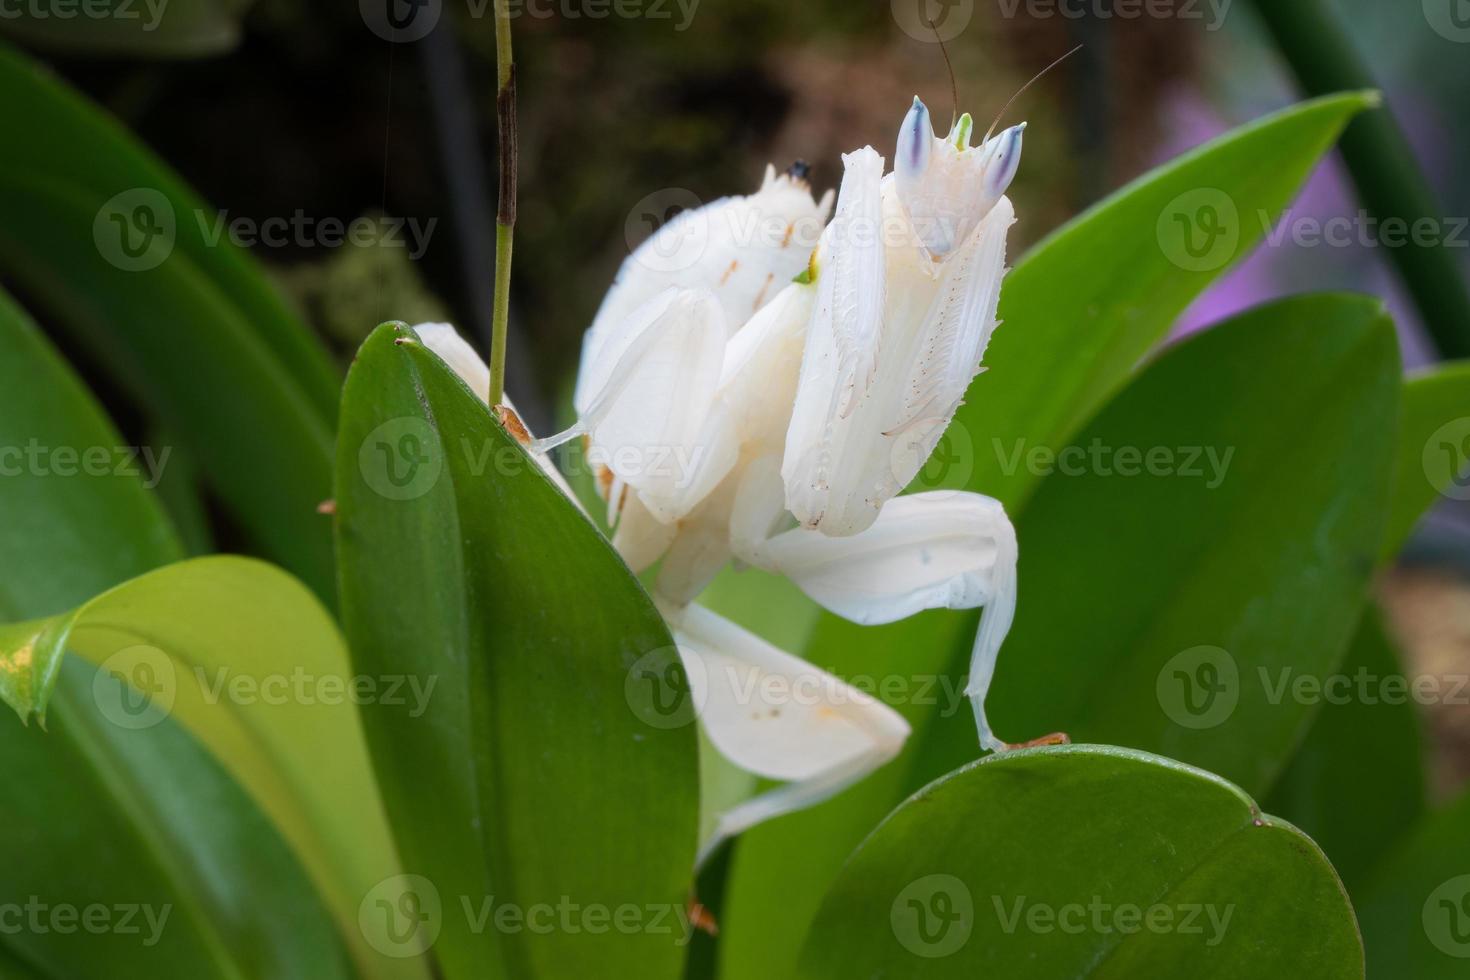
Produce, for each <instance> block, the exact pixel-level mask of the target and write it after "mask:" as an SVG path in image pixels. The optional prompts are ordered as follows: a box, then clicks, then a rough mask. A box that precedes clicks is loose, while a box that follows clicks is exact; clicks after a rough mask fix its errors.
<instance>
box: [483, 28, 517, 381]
mask: <svg viewBox="0 0 1470 980" xmlns="http://www.w3.org/2000/svg"><path fill="white" fill-rule="evenodd" d="M495 77H496V82H497V85H498V89H497V91H496V94H495V119H496V131H497V135H498V142H499V151H500V201H499V206H498V208H497V210H496V214H495V302H494V307H493V309H492V313H491V322H490V393H489V400H490V404H491V405H492V406H495V405H499V404H500V402H501V399H502V397H503V396H504V394H505V337H506V332H507V326H508V324H509V322H510V257H511V245H512V242H513V240H514V238H515V226H516V156H517V154H516V138H517V133H516V66H515V59H514V58H513V56H512V55H511V49H510V2H509V0H495Z"/></svg>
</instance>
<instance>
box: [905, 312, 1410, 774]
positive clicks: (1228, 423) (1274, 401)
mask: <svg viewBox="0 0 1470 980" xmlns="http://www.w3.org/2000/svg"><path fill="white" fill-rule="evenodd" d="M1398 394H1399V365H1398V356H1397V347H1396V341H1395V336H1394V331H1393V324H1392V321H1390V320H1389V318H1388V316H1387V315H1386V314H1385V313H1384V312H1383V309H1382V307H1381V306H1380V305H1379V304H1378V303H1377V302H1376V301H1373V300H1370V299H1367V298H1365V297H1357V296H1345V295H1344V296H1328V295H1318V296H1302V297H1297V298H1294V299H1288V300H1283V301H1280V302H1276V303H1272V304H1269V305H1267V306H1262V307H1259V308H1257V309H1255V310H1252V311H1249V312H1247V313H1245V314H1243V315H1241V316H1240V317H1238V318H1236V319H1234V320H1232V321H1230V322H1228V323H1225V324H1222V325H1221V326H1218V327H1216V328H1214V329H1213V330H1210V331H1207V332H1205V333H1204V334H1200V335H1198V336H1196V337H1194V338H1191V339H1190V340H1188V341H1186V342H1185V343H1182V344H1180V345H1178V346H1177V347H1174V348H1171V349H1169V350H1168V351H1166V352H1165V353H1164V354H1163V355H1162V356H1161V357H1159V358H1158V359H1157V360H1156V361H1155V362H1154V363H1153V364H1151V365H1150V366H1149V367H1148V368H1147V369H1146V370H1145V371H1144V372H1143V373H1142V374H1141V375H1140V376H1139V378H1138V379H1137V380H1136V381H1135V382H1134V383H1133V384H1132V385H1131V386H1129V388H1127V389H1126V390H1125V391H1124V392H1123V393H1122V394H1121V395H1120V396H1118V398H1117V399H1115V400H1114V401H1113V402H1112V403H1111V404H1109V405H1108V406H1107V408H1105V409H1104V410H1103V412H1102V413H1101V414H1100V415H1099V416H1098V418H1097V419H1096V420H1095V421H1094V422H1093V423H1092V424H1091V425H1089V426H1088V427H1087V428H1086V429H1084V430H1083V432H1082V433H1081V434H1079V435H1078V436H1077V438H1076V439H1075V440H1073V442H1072V445H1073V446H1075V447H1079V448H1078V452H1079V453H1092V452H1093V450H1094V448H1095V447H1102V449H1103V450H1105V451H1107V452H1109V453H1118V454H1119V455H1118V456H1117V457H1116V458H1114V457H1112V456H1111V455H1110V456H1106V457H1103V458H1101V459H1100V461H1098V460H1097V458H1095V457H1082V456H1077V457H1074V459H1076V458H1088V459H1089V461H1088V462H1087V463H1086V464H1085V465H1083V466H1082V467H1081V469H1082V472H1080V473H1078V474H1077V475H1072V473H1070V472H1068V471H1065V470H1060V469H1059V470H1058V472H1057V473H1056V475H1055V476H1053V477H1052V478H1050V479H1048V480H1046V481H1045V482H1044V483H1043V484H1042V486H1041V488H1040V490H1039V491H1038V493H1037V495H1036V497H1035V498H1034V499H1033V500H1032V502H1031V504H1030V506H1028V507H1027V508H1026V512H1025V513H1024V514H1023V515H1022V518H1021V521H1020V522H1019V525H1018V529H1017V535H1018V538H1019V540H1020V543H1021V552H1022V554H1023V555H1024V557H1023V558H1022V560H1021V561H1022V571H1021V582H1022V586H1021V589H1022V593H1021V602H1020V608H1019V609H1018V611H1017V616H1016V623H1015V626H1014V627H1013V629H1012V632H1011V634H1010V637H1009V638H1008V639H1007V641H1006V647H1005V649H1004V651H1003V652H1002V654H1001V658H1000V664H999V667H998V669H997V672H996V678H995V683H994V686H993V687H992V688H991V692H990V699H989V704H990V706H991V717H992V719H993V721H994V724H995V725H996V728H997V730H998V731H999V732H1000V733H1001V735H1002V737H1009V738H1011V739H1013V740H1023V739H1027V738H1032V737H1036V736H1039V735H1042V734H1044V733H1046V732H1051V731H1058V730H1060V731H1066V732H1068V733H1069V734H1071V735H1072V737H1073V738H1074V739H1075V740H1078V741H1086V742H1099V741H1106V742H1109V743H1114V744H1119V745H1127V746H1130V747H1133V748H1138V749H1144V750H1147V751H1153V752H1159V753H1160V754H1168V755H1169V756H1170V757H1172V758H1178V759H1180V760H1182V761H1184V762H1187V763H1189V764H1191V765H1197V766H1200V767H1201V768H1207V769H1209V770H1210V771H1212V772H1218V773H1220V774H1221V775H1223V776H1225V777H1226V778H1228V779H1231V780H1232V781H1234V782H1236V783H1239V784H1240V785H1241V786H1243V787H1245V788H1246V790H1247V791H1250V792H1263V791H1264V790H1265V789H1266V788H1267V787H1269V786H1270V785H1271V783H1272V781H1273V779H1274V778H1275V776H1276V775H1277V773H1278V772H1279V771H1280V769H1281V767H1282V766H1283V765H1284V764H1285V763H1286V761H1287V758H1288V757H1289V754H1290V751H1291V749H1292V748H1293V746H1294V745H1295V744H1296V742H1297V740H1298V739H1299V738H1300V737H1301V735H1302V734H1303V732H1304V730H1305V728H1306V726H1307V723H1308V722H1309V720H1310V718H1311V715H1312V711H1313V705H1311V704H1308V703H1306V702H1305V701H1304V700H1303V699H1302V698H1301V697H1298V696H1297V695H1296V694H1295V693H1294V692H1295V691H1296V685H1297V684H1299V683H1307V684H1311V683H1314V682H1315V683H1321V682H1323V681H1324V680H1325V679H1326V678H1327V677H1329V676H1330V675H1332V674H1334V673H1335V672H1336V671H1337V669H1338V666H1339V664H1340V663H1341V662H1342V657H1343V654H1344V652H1345V650H1346V647H1347V643H1348V640H1349V638H1350V637H1351V636H1352V631H1353V627H1354V625H1355V624H1356V622H1357V618H1358V612H1359V609H1360V607H1361V605H1362V602H1363V597H1364V592H1365V589H1366V585H1367V582H1368V577H1369V574H1370V573H1371V571H1372V569H1373V567H1374V560H1375V558H1376V556H1377V553H1378V547H1379V543H1380V542H1381V540H1382V533H1383V520H1384V515H1385V513H1386V509H1387V504H1388V497H1389V492H1390V485H1389V473H1390V469H1391V461H1392V450H1393V438H1394V432H1395V430H1396V426H1397V414H1398ZM1125 449H1129V450H1131V451H1133V452H1134V453H1136V454H1138V455H1139V456H1140V457H1142V456H1146V455H1147V454H1149V453H1151V452H1153V451H1155V450H1161V451H1164V452H1165V453H1167V454H1168V458H1167V459H1165V460H1163V461H1161V462H1159V463H1157V464H1156V465H1155V472H1154V473H1149V472H1148V471H1147V470H1142V469H1140V470H1139V472H1138V473H1137V474H1136V475H1134V476H1124V475H1119V473H1118V472H1116V471H1115V468H1116V467H1121V466H1123V465H1125V461H1124V458H1123V456H1122V455H1121V451H1122V450H1125ZM1063 458H1065V457H1063ZM1191 460H1192V462H1191ZM967 656H968V655H966V657H967ZM955 666H956V668H957V669H956V671H955V672H956V673H960V672H961V670H962V665H961V664H956V665H955ZM929 742H930V746H929V747H930V748H931V749H933V752H932V754H929V755H927V756H926V758H925V764H926V766H927V767H928V768H924V769H922V770H921V771H922V772H924V773H934V772H943V771H946V769H947V768H952V766H946V765H945V764H946V763H947V762H950V761H952V760H957V761H959V762H963V761H965V760H966V759H969V758H973V757H974V752H975V748H974V732H973V730H972V726H971V723H970V722H969V721H967V720H966V719H964V718H963V716H961V715H956V716H952V717H949V718H945V719H943V720H942V721H941V722H940V724H939V725H938V726H936V727H935V728H934V729H933V730H932V731H931V732H930V737H929Z"/></svg>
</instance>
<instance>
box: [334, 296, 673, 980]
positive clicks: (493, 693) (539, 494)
mask: <svg viewBox="0 0 1470 980" xmlns="http://www.w3.org/2000/svg"><path fill="white" fill-rule="evenodd" d="M336 499H337V541H338V555H339V562H340V569H341V595H342V611H343V617H344V621H345V623H346V627H347V634H348V637H349V640H350V646H351V649H352V656H353V661H354V664H355V666H356V668H357V670H358V671H359V672H362V673H369V674H371V673H377V672H383V671H394V672H401V673H406V674H408V675H409V676H417V677H421V678H437V679H438V688H437V691H438V693H437V694H436V696H435V698H434V699H433V700H432V701H431V702H430V704H429V706H428V710H427V711H425V712H424V713H423V714H422V715H421V716H415V715H414V714H413V713H411V712H410V711H408V710H406V709H404V708H401V707H394V706H391V705H380V704H375V705H371V706H368V707H367V708H366V709H365V712H364V721H365V725H366V728H367V733H368V739H369V743H370V745H371V747H372V750H373V760H374V763H375V764H376V766H377V770H378V774H379V778H380V780H381V782H382V784H383V786H384V789H385V793H386V800H387V803H388V807H389V814H390V817H391V819H392V822H393V827H394V832H395V834H396V836H397V839H398V841H399V844H400V847H401V850H402V853H403V856H404V865H405V868H406V870H407V871H408V872H409V873H410V874H411V875H414V876H416V877H414V878H411V879H406V880H404V881H403V882H401V883H400V885H401V888H400V889H399V892H398V893H397V894H395V895H393V896H384V897H385V899H387V901H385V903H384V914H385V915H387V916H389V917H390V918H392V919H393V921H394V922H395V923H396V924H397V926H398V928H400V929H401V930H402V932H401V935H402V936H403V937H404V942H405V944H406V945H405V948H424V947H428V948H431V949H432V951H433V954H434V956H435V957H436V958H437V959H438V961H439V963H440V965H441V967H442V969H443V971H444V975H445V976H446V977H448V978H450V980H460V978H476V980H479V978H484V977H513V978H515V980H533V978H548V980H560V978H563V977H577V976H599V977H609V978H617V977H630V978H632V977H637V978H648V980H658V978H672V977H676V976H678V975H679V972H680V968H681V963H682V959H683V950H682V943H683V942H684V941H686V940H687V938H688V937H687V935H686V934H684V932H683V929H684V926H683V925H682V922H683V920H682V918H681V915H682V910H683V909H684V902H685V900H686V898H687V896H688V888H689V880H690V875H691V871H692V868H693V861H694V845H695V834H696V821H697V819H698V799H697V780H698V777H697V772H696V768H695V766H696V761H695V759H696V743H695V733H694V728H693V726H692V724H689V722H690V721H691V719H689V718H678V719H676V720H677V721H678V722H679V723H678V724H674V725H672V727H670V725H669V724H668V723H665V722H662V719H661V716H658V715H656V714H654V713H652V712H651V711H650V710H648V709H651V707H652V706H651V705H648V704H646V703H645V702H646V699H647V695H646V694H643V693H642V692H643V691H644V690H645V688H644V687H643V686H642V682H643V681H644V680H645V678H646V675H649V674H653V675H658V676H664V675H667V674H668V673H669V672H670V671H674V672H677V671H678V667H677V664H678V659H677V651H676V650H675V649H674V647H673V645H672V641H671V639H670V637H669V634H668V632H667V630H666V629H665V627H664V625H663V622H662V621H661V619H660V618H659V616H658V614H657V613H656V612H655V610H654V609H653V606H652V604H651V603H650V602H649V600H648V598H647V597H646V596H645V595H644V593H643V592H642V590H641V589H640V588H639V587H638V585H637V582H636V581H635V580H634V579H633V577H632V576H631V575H630V574H629V573H628V571H627V568H626V566H624V565H623V563H622V562H621V561H620V560H619V559H618V557H617V555H616V554H615V553H614V552H613V551H612V549H611V547H610V546H609V545H608V544H607V542H606V540H605V539H604V538H603V537H602V536H601V535H600V534H598V532H597V531H596V530H595V528H593V526H592V525H591V524H590V523H589V522H588V521H587V520H586V519H585V518H584V517H583V516H582V515H581V514H580V513H579V512H578V511H577V509H576V507H575V506H574V505H573V504H572V503H571V502H570V501H568V500H567V499H566V498H565V497H563V496H562V495H561V493H560V492H559V491H558V490H557V489H556V487H555V486H554V485H553V484H552V483H551V482H550V481H549V480H548V479H547V478H546V477H545V476H544V475H543V474H542V472H541V471H540V469H539V468H538V467H537V465H536V464H535V462H534V461H533V460H532V459H531V458H530V457H529V456H528V455H526V453H525V452H524V451H523V450H522V449H521V448H520V446H519V445H517V444H516V443H515V441H514V440H512V439H511V438H510V437H509V436H508V435H506V433H505V431H504V430H503V429H502V428H501V426H500V425H499V424H498V423H497V422H495V421H494V420H493V419H492V418H491V416H490V413H489V411H488V410H487V409H486V407H485V405H484V404H483V403H482V402H481V401H480V400H479V399H478V398H476V397H475V396H474V395H473V394H472V393H471V392H470V391H469V389H468V388H467V387H465V385H464V384H463V383H462V382H461V381H460V380H459V379H458V378H457V377H455V376H454V375H453V374H452V373H451V372H450V371H449V369H448V368H447V367H445V366H444V364H443V363H442V362H440V361H439V360H438V358H437V357H436V356H435V355H434V354H433V353H432V352H430V351H428V350H427V349H425V348H424V347H422V346H421V345H419V344H418V343H417V342H415V341H414V340H413V335H412V333H411V332H410V331H408V330H407V329H406V328H402V327H398V326H392V325H385V326H383V327H380V328H379V329H378V330H377V331H376V332H375V333H374V334H373V335H372V336H371V337H370V338H369V339H368V341H367V342H366V343H365V344H364V345H363V348H362V350H361V351H360V352H359V354H358V357H357V360H356V361H355V363H354V365H353V368H352V370H351V372H350V373H349V375H348V380H347V386H346V389H345V391H344V395H343V406H342V428H341V433H340V437H339V443H338V466H337V493H336ZM635 708H638V709H640V710H641V712H642V713H641V714H640V713H639V711H635ZM645 719H651V721H652V722H657V724H655V723H650V721H648V720H645ZM492 899H493V903H494V904H493V905H487V903H488V902H491V901H492ZM558 903H563V904H570V905H572V906H575V907H576V908H577V909H579V910H589V909H590V910H593V913H592V914H593V915H595V916H597V917H600V924H599V925H598V928H597V929H593V928H588V927H586V926H585V925H584V924H583V923H585V921H586V920H584V919H582V918H580V917H579V916H580V913H576V912H574V913H572V914H573V916H574V917H575V918H574V925H573V926H572V927H558V928H553V929H551V930H549V931H547V930H546V929H544V928H536V929H534V930H533V929H531V928H526V927H521V928H496V927H493V926H492V927H489V928H486V927H484V920H483V919H482V918H481V916H483V915H484V914H485V913H486V912H487V911H488V912H489V914H491V915H499V914H501V910H502V909H505V908H509V909H510V910H511V911H509V912H506V913H505V914H506V915H508V916H515V915H518V914H519V915H522V916H525V915H531V914H536V915H537V916H538V919H537V921H538V922H542V920H541V919H540V918H539V916H540V915H541V913H540V912H536V911H535V910H542V909H547V908H552V909H554V908H556V907H557V906H558ZM620 906H627V908H628V909H629V910H631V911H624V912H622V913H621V914H622V916H623V919H621V920H619V921H620V922H622V923H624V924H622V925H609V924H608V923H609V920H608V919H607V918H606V917H607V916H609V915H611V914H612V913H614V912H615V911H616V910H618V909H619V908H620ZM634 906H636V909H635V908H634ZM414 910H423V911H421V912H419V913H418V914H419V915H422V916H426V917H425V918H419V919H417V920H416V922H417V924H418V925H419V927H420V928H418V929H417V930H414V929H413V928H412V927H413V926H414V925H415V920H406V919H402V917H401V915H399V913H402V912H412V911H414ZM517 910H518V911H517ZM655 916H656V917H657V921H656V922H653V921H650V918H651V917H655ZM630 917H631V918H632V919H637V921H638V923H639V924H638V925H636V926H629V925H627V924H626V923H627V922H629V921H630ZM491 921H492V922H494V921H498V920H491ZM519 921H522V922H524V921H525V920H524V919H521V920H519Z"/></svg>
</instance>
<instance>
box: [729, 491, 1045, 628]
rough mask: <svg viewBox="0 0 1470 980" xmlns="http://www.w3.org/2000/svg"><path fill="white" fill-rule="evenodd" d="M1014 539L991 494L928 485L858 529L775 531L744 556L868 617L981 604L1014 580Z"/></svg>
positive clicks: (871, 620) (841, 609)
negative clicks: (754, 553) (840, 533)
mask: <svg viewBox="0 0 1470 980" xmlns="http://www.w3.org/2000/svg"><path fill="white" fill-rule="evenodd" d="M1015 542H1016V533H1015V530H1014V529H1013V528H1012V527H1011V522H1010V520H1009V519H1007V517H1006V514H1005V510H1004V508H1002V507H1001V505H1000V503H999V502H998V501H995V500H992V499H990V498H989V497H982V496H980V495H979V494H975V493H952V492H945V491H935V492H933V493H919V494H912V495H909V496H904V497H896V498H894V499H893V500H891V501H889V502H888V504H887V506H885V507H884V508H883V512H882V513H881V514H880V515H879V517H878V520H877V521H876V522H875V523H874V524H873V526H872V527H870V528H868V529H867V530H865V531H863V532H862V533H860V534H854V535H851V536H849V537H840V538H839V537H829V536H827V535H824V534H820V533H818V532H815V531H809V530H806V529H804V528H797V529H795V530H791V531H786V532H784V533H781V534H778V535H776V536H775V537H773V538H771V539H770V540H768V541H767V542H765V544H764V546H762V547H761V548H760V549H759V550H758V557H759V561H755V560H752V564H759V565H760V566H761V567H763V568H765V569H767V570H768V571H772V572H778V573H780V574H783V575H786V576H787V577H788V578H790V579H791V580H792V581H793V582H795V583H796V585H797V586H798V587H800V588H801V590H802V591H803V592H805V593H806V594H807V595H809V596H811V598H813V599H815V600H816V601H817V602H819V603H820V604H821V605H822V606H824V607H825V608H827V609H829V610H831V611H832V612H834V613H837V614H838V615H839V616H843V617H845V618H847V619H850V620H852V621H853V622H855V623H861V624H863V625H875V624H880V623H892V622H895V621H897V620H900V619H903V618H905V617H907V616H912V615H913V614H914V613H916V612H920V611H922V610H925V609H973V608H975V607H977V606H983V605H985V604H987V603H988V602H990V601H991V600H992V599H993V598H994V597H995V596H996V594H997V591H998V586H1000V585H1002V584H1003V583H1004V582H1006V581H1013V580H1014V578H1015V568H1014V566H1015V562H1016V543H1015ZM1001 636H1002V637H1003V636H1004V631H1002V632H1001Z"/></svg>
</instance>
